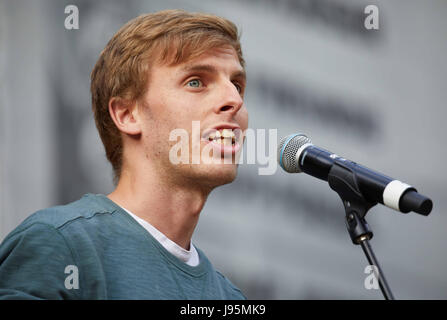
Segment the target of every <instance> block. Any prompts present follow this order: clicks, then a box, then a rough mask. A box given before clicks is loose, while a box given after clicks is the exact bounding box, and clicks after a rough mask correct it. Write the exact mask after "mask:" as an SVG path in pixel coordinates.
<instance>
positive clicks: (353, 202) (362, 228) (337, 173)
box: [328, 160, 394, 300]
mask: <svg viewBox="0 0 447 320" xmlns="http://www.w3.org/2000/svg"><path fill="white" fill-rule="evenodd" d="M351 165H352V164H350V163H344V162H343V161H341V160H336V161H335V162H334V164H333V166H332V168H331V170H330V172H329V175H328V183H329V186H330V187H331V188H332V189H333V190H334V191H335V192H337V193H338V195H339V196H340V198H341V200H342V201H343V205H344V207H345V213H346V220H345V222H346V228H347V229H348V232H349V235H350V237H351V240H352V242H353V243H354V244H355V245H361V246H362V249H363V252H364V253H365V255H366V259H367V260H368V262H369V264H370V265H372V266H373V272H374V275H375V277H376V279H377V280H378V281H379V286H380V289H381V290H382V293H383V296H384V297H385V299H386V300H394V296H393V293H392V292H391V289H390V288H389V286H388V283H387V281H386V279H385V275H384V273H383V271H382V269H381V268H380V265H379V262H378V261H377V258H376V256H375V255H374V252H373V250H372V248H371V246H370V245H369V240H370V239H371V238H372V236H373V233H372V231H371V229H370V227H369V226H368V223H366V220H365V215H366V213H367V212H368V210H369V209H371V208H372V207H373V206H375V205H376V204H377V202H374V201H370V200H368V199H366V198H365V197H364V196H363V194H362V191H361V189H360V186H359V185H358V179H357V177H356V175H355V171H354V170H352V169H351V167H350V166H351Z"/></svg>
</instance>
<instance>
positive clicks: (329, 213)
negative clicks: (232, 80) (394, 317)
mask: <svg viewBox="0 0 447 320" xmlns="http://www.w3.org/2000/svg"><path fill="white" fill-rule="evenodd" d="M69 4H74V5H76V6H77V7H78V8H79V29H78V30H66V29H65V27H64V21H65V18H66V17H67V14H65V13H64V9H65V7H66V6H67V5H69ZM369 4H374V5H377V6H378V8H379V23H380V24H379V27H380V29H379V30H366V29H365V27H364V25H363V21H364V19H365V18H366V14H365V13H364V8H365V7H366V6H367V5H369ZM168 8H182V9H186V10H190V11H201V12H210V13H215V14H218V15H221V16H224V17H226V18H229V19H230V20H232V21H234V22H235V23H236V24H237V25H238V27H239V28H240V29H241V31H242V45H243V50H244V55H245V59H246V61H247V72H248V89H247V96H246V105H247V107H248V110H249V113H250V127H251V128H253V129H261V128H263V129H276V128H277V129H278V138H280V137H282V136H284V135H287V134H290V133H293V132H296V131H299V132H304V133H306V134H307V135H308V136H309V137H311V138H312V140H313V142H314V143H315V144H317V145H319V146H321V147H325V148H327V149H329V150H332V151H334V152H336V153H338V154H339V155H341V156H344V157H345V158H348V159H352V160H356V161H357V162H359V163H361V164H363V165H365V166H367V167H370V168H374V169H376V170H378V171H380V172H383V173H385V174H388V175H390V176H393V177H395V178H398V179H401V180H403V181H405V182H407V183H409V184H412V185H414V186H416V187H417V188H418V190H419V191H420V192H421V193H423V194H426V195H429V196H430V197H431V198H432V199H433V201H434V209H433V211H432V214H431V215H430V216H428V217H423V216H419V215H417V214H415V213H409V214H407V215H403V214H400V213H398V212H395V211H392V210H391V209H388V208H385V207H383V206H376V207H374V208H373V209H372V210H371V211H370V212H369V214H368V215H367V217H366V218H367V221H368V222H369V225H370V226H371V228H372V230H373V231H374V238H373V239H372V240H371V245H372V246H373V248H374V250H375V252H376V255H377V257H378V259H379V261H380V262H381V264H382V267H383V269H384V271H385V274H386V276H387V279H388V282H389V285H390V286H391V288H392V290H393V292H394V295H395V297H396V298H398V299H446V298H447V277H446V276H445V275H444V273H445V270H446V269H447V256H446V247H447V237H446V235H445V231H446V226H447V215H446V211H447V210H446V209H447V200H446V198H447V197H446V195H447V194H446V191H445V190H446V182H447V174H446V173H445V169H444V162H445V158H446V156H447V152H446V143H445V141H444V140H445V138H446V137H447V129H446V124H445V121H446V116H447V111H446V110H447V109H446V105H445V104H446V99H447V85H446V74H447V61H446V56H447V19H445V17H446V14H447V1H443V0H439V1H434V0H430V1H422V0H420V1H415V0H411V1H408V0H400V1H397V0H390V1H380V2H379V1H363V0H361V1H358V0H350V1H348V0H345V1H341V0H338V1H334V0H311V1H305V0H295V1H292V0H275V1H270V0H262V1H254V0H238V1H236V0H227V1H217V0H208V1H193V0H190V1H180V0H169V1H149V0H145V1H143V0H132V1H104V0H102V1H96V0H95V1H86V0H85V1H81V0H70V1H65V0H63V1H61V0H39V1H36V0H28V1H26V0H1V1H0V240H2V239H3V238H4V237H5V236H6V235H7V234H8V233H9V232H10V231H11V230H12V229H13V228H15V227H16V226H17V225H18V224H19V223H20V222H21V221H22V220H23V219H24V218H26V217H27V216H28V215H30V214H31V213H33V212H35V211H37V210H38V209H40V208H44V207H49V206H53V205H57V204H64V203H67V202H71V201H74V200H76V199H78V198H80V197H81V196H82V195H83V194H85V193H88V192H92V193H103V194H107V193H109V192H110V191H112V188H113V185H112V170H111V167H110V165H109V164H108V162H107V161H106V158H105V154H104V149H103V146H102V144H101V142H100V139H99V137H98V134H97V132H96V128H95V126H94V121H93V116H92V113H91V104H90V94H89V85H90V81H89V76H90V72H91V69H92V67H93V65H94V63H95V62H96V59H97V58H98V56H99V53H100V51H101V50H102V49H103V48H104V46H105V44H106V42H107V41H108V40H109V39H110V38H111V36H112V35H113V34H114V33H115V32H116V31H117V30H118V29H119V28H120V27H121V26H122V25H123V24H124V23H125V22H127V21H128V20H130V19H131V18H133V17H135V16H137V15H139V14H142V13H147V12H154V11H158V10H161V9H168ZM271 156H273V157H274V158H276V155H271ZM263 166H264V165H262V164H260V163H258V164H255V165H247V164H242V165H241V166H240V170H239V176H238V178H237V179H236V181H235V182H234V183H233V184H230V185H226V186H223V187H220V188H218V189H216V190H215V191H214V192H213V193H212V194H211V196H210V198H209V200H208V202H207V204H206V206H205V208H204V210H203V212H202V215H201V219H200V222H199V225H198V227H197V229H196V233H195V235H194V238H193V241H194V242H195V243H196V244H197V246H199V247H200V248H202V249H203V250H204V251H205V252H206V253H207V254H208V256H209V258H210V259H211V261H213V263H214V265H215V266H216V268H217V269H219V270H221V271H222V272H223V273H224V274H225V275H227V276H228V277H229V278H230V279H231V280H232V281H233V282H234V283H235V284H236V285H237V286H239V287H240V288H241V289H242V290H243V291H244V293H245V294H246V296H247V297H248V298H250V299H382V295H381V292H380V290H366V289H365V287H364V281H365V278H366V276H367V274H365V273H364V269H365V267H366V265H367V264H368V263H367V261H366V259H365V257H364V254H363V252H362V250H361V248H360V247H358V246H354V245H353V244H352V243H351V240H350V238H349V235H348V233H347V231H346V229H345V226H344V211H343V206H342V203H341V201H340V200H339V198H338V196H337V194H335V193H334V192H333V191H332V190H331V189H330V188H329V187H328V186H327V183H325V182H323V181H318V180H316V179H314V178H312V177H309V176H306V175H304V174H299V175H290V174H286V173H284V172H282V171H280V169H278V171H277V172H276V173H275V174H274V175H271V176H261V175H258V168H259V167H263Z"/></svg>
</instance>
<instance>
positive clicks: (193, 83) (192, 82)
mask: <svg viewBox="0 0 447 320" xmlns="http://www.w3.org/2000/svg"><path fill="white" fill-rule="evenodd" d="M187 85H188V86H189V87H192V88H200V87H201V86H202V85H203V83H202V81H200V80H199V79H192V80H189V81H188V83H187Z"/></svg>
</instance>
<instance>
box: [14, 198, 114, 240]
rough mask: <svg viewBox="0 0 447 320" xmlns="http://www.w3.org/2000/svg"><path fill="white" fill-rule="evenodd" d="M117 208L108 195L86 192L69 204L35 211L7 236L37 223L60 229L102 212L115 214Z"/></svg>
mask: <svg viewBox="0 0 447 320" xmlns="http://www.w3.org/2000/svg"><path fill="white" fill-rule="evenodd" d="M117 210H118V208H117V206H116V205H115V204H113V202H112V201H110V200H108V198H107V197H106V196H104V195H94V194H86V195H84V196H83V197H82V198H81V199H79V200H77V201H74V202H71V203H69V204H66V205H60V206H54V207H50V208H46V209H42V210H39V211H37V212H34V213H33V214H31V215H30V216H29V217H28V218H26V219H25V220H24V221H23V222H22V223H21V224H20V225H19V226H18V227H17V228H15V229H14V230H13V231H12V232H11V233H10V234H9V235H8V236H7V238H8V237H11V236H13V235H14V234H17V233H22V232H23V231H26V230H28V229H30V227H31V226H33V225H36V224H39V225H41V226H42V225H46V226H48V227H49V228H54V229H57V230H60V229H61V228H63V227H65V226H67V225H69V224H71V223H73V222H75V221H79V220H82V221H88V220H90V219H92V218H94V217H96V216H98V215H101V214H109V215H110V214H113V213H114V212H115V211H117Z"/></svg>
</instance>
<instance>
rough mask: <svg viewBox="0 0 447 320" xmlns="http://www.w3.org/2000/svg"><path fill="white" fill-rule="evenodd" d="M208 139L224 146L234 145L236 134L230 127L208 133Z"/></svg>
mask: <svg viewBox="0 0 447 320" xmlns="http://www.w3.org/2000/svg"><path fill="white" fill-rule="evenodd" d="M208 141H211V142H214V143H217V144H221V145H224V146H234V145H236V134H235V133H234V132H233V131H232V130H230V129H222V130H221V131H219V130H216V131H214V132H211V133H210V135H209V136H208Z"/></svg>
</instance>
